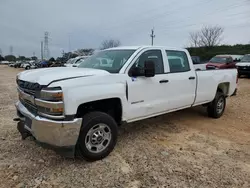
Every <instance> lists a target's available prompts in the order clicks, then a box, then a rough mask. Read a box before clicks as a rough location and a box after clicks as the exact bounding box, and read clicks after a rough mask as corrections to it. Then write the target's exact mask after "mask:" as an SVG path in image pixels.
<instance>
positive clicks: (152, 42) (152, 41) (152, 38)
mask: <svg viewBox="0 0 250 188" xmlns="http://www.w3.org/2000/svg"><path fill="white" fill-rule="evenodd" d="M150 37H151V45H152V46H153V45H154V38H155V34H154V28H153V29H151V35H150Z"/></svg>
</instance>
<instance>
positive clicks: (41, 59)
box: [41, 41, 43, 60]
mask: <svg viewBox="0 0 250 188" xmlns="http://www.w3.org/2000/svg"><path fill="white" fill-rule="evenodd" d="M41 60H43V41H41Z"/></svg>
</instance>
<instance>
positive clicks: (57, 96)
mask: <svg viewBox="0 0 250 188" xmlns="http://www.w3.org/2000/svg"><path fill="white" fill-rule="evenodd" d="M39 98H40V99H42V100H46V101H62V100H63V92H62V89H61V88H60V87H53V88H45V89H42V90H41V93H40V96H39Z"/></svg>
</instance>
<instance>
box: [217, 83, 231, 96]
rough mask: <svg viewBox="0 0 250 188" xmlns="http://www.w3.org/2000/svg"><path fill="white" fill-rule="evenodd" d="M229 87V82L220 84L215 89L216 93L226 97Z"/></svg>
mask: <svg viewBox="0 0 250 188" xmlns="http://www.w3.org/2000/svg"><path fill="white" fill-rule="evenodd" d="M229 86H230V83H229V82H223V83H220V84H219V85H218V87H217V92H222V93H223V94H224V95H225V96H228V93H229Z"/></svg>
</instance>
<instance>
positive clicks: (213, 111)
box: [207, 92, 226, 118]
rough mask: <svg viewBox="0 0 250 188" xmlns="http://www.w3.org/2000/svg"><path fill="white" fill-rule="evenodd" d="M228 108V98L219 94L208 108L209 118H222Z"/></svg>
mask: <svg viewBox="0 0 250 188" xmlns="http://www.w3.org/2000/svg"><path fill="white" fill-rule="evenodd" d="M225 107H226V97H225V95H224V94H223V93H222V92H217V93H216V96H215V98H214V100H213V101H212V102H211V103H209V105H208V107H207V112H208V116H209V117H212V118H220V117H221V116H222V115H223V113H224V111H225Z"/></svg>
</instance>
